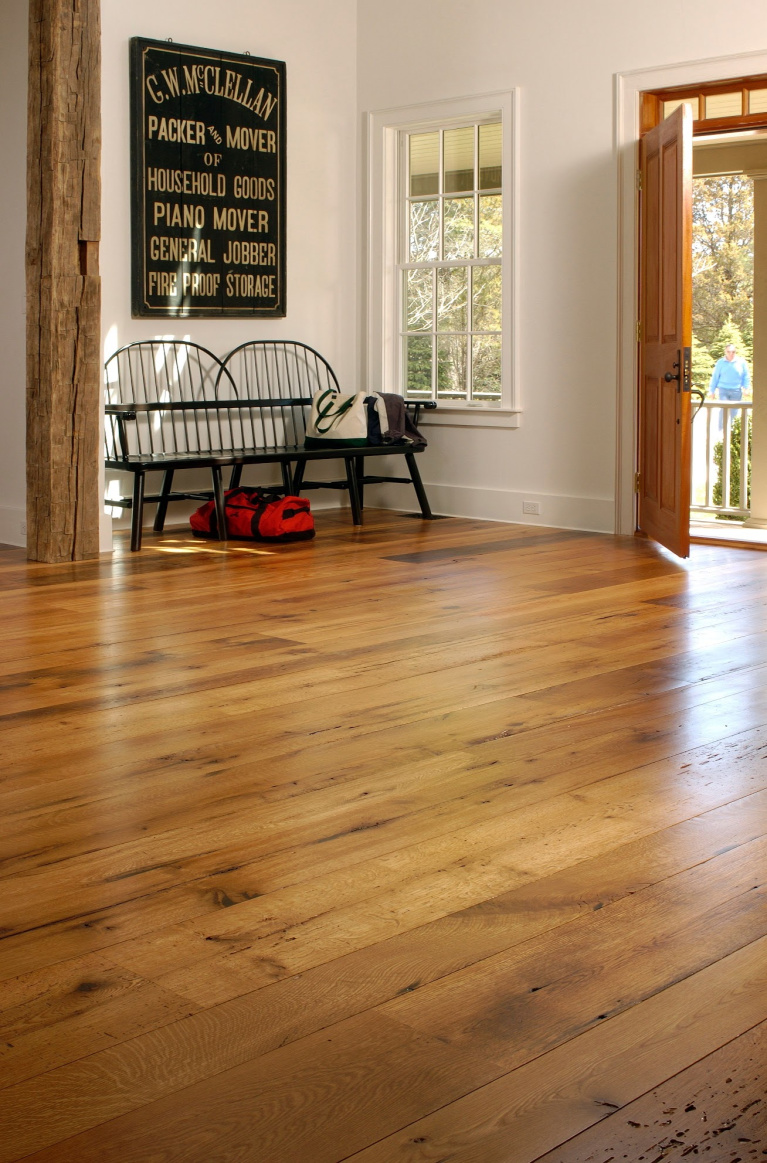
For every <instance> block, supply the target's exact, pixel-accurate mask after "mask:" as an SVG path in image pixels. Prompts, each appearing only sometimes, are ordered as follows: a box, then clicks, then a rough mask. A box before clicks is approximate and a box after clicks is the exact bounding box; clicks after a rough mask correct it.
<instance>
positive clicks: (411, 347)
mask: <svg viewBox="0 0 767 1163" xmlns="http://www.w3.org/2000/svg"><path fill="white" fill-rule="evenodd" d="M431 360H432V343H431V336H430V335H408V336H407V338H406V340H405V395H407V396H420V397H424V396H426V397H428V399H431Z"/></svg>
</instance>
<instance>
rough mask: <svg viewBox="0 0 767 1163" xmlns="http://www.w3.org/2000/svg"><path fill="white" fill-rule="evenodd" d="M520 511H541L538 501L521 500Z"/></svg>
mask: <svg viewBox="0 0 767 1163" xmlns="http://www.w3.org/2000/svg"><path fill="white" fill-rule="evenodd" d="M522 512H523V513H538V514H539V515H540V512H541V506H540V502H538V501H523V502H522Z"/></svg>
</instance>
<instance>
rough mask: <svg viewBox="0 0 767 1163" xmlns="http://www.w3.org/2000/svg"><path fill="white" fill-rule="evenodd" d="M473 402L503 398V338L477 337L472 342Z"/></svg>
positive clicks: (492, 336)
mask: <svg viewBox="0 0 767 1163" xmlns="http://www.w3.org/2000/svg"><path fill="white" fill-rule="evenodd" d="M472 351H473V355H472V389H471V398H472V399H473V400H500V398H501V337H500V335H475V336H474V339H473V340H472Z"/></svg>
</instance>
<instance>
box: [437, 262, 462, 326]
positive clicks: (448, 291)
mask: <svg viewBox="0 0 767 1163" xmlns="http://www.w3.org/2000/svg"><path fill="white" fill-rule="evenodd" d="M468 274H469V270H468V267H439V268H438V270H437V328H438V330H439V331H465V330H466V328H467V325H468V311H467V308H468V302H469V295H468V290H469V279H468Z"/></svg>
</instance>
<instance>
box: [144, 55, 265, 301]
mask: <svg viewBox="0 0 767 1163" xmlns="http://www.w3.org/2000/svg"><path fill="white" fill-rule="evenodd" d="M131 142H132V149H131V169H132V183H133V196H132V207H131V218H132V239H133V314H134V315H137V316H140V317H147V316H162V317H165V316H198V317H199V316H210V317H213V316H229V317H236V316H257V317H264V316H272V317H278V316H282V315H284V314H285V64H284V62H283V61H269V60H262V59H260V58H259V57H251V56H247V55H245V56H243V55H241V54H239V53H225V52H216V51H214V50H212V49H203V48H191V47H189V46H188V45H180V44H174V43H172V42H170V41H159V40H145V39H144V38H143V37H135V38H134V39H133V40H132V41H131Z"/></svg>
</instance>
